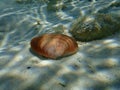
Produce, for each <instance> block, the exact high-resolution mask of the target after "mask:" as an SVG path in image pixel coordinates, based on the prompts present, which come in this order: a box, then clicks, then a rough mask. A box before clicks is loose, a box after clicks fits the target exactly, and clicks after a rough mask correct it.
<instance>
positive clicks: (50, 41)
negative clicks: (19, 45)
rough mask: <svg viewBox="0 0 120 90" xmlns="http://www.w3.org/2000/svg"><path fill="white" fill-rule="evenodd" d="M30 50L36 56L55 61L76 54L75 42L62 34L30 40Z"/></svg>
mask: <svg viewBox="0 0 120 90" xmlns="http://www.w3.org/2000/svg"><path fill="white" fill-rule="evenodd" d="M30 44H31V49H32V50H33V51H34V52H35V53H37V54H38V55H41V56H44V57H47V58H52V59H57V58H59V57H63V56H67V55H71V54H74V53H76V52H77V50H78V45H77V42H76V41H75V40H74V39H73V38H72V37H69V36H66V35H63V34H44V35H41V36H38V37H35V38H33V39H32V40H31V43H30Z"/></svg>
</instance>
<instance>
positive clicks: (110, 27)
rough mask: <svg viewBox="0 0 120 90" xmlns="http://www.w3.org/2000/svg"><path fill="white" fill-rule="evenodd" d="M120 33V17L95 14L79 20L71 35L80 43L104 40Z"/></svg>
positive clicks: (75, 23) (74, 24)
mask: <svg viewBox="0 0 120 90" xmlns="http://www.w3.org/2000/svg"><path fill="white" fill-rule="evenodd" d="M118 31H120V17H119V16H117V15H111V14H100V13H99V14H94V15H91V16H85V17H83V18H78V19H77V20H76V21H75V22H74V23H73V26H72V28H71V30H70V33H71V34H72V35H73V37H74V38H75V39H76V40H78V41H92V40H97V39H102V38H104V37H107V36H110V35H112V34H114V33H116V32H118Z"/></svg>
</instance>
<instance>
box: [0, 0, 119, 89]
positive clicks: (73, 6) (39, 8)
mask: <svg viewBox="0 0 120 90" xmlns="http://www.w3.org/2000/svg"><path fill="white" fill-rule="evenodd" d="M98 12H99V13H114V14H116V15H120V1H119V0H0V90H120V86H119V85H120V34H119V33H118V34H115V35H113V36H110V37H107V38H104V39H101V40H95V41H91V42H86V43H85V42H80V41H78V44H79V51H78V52H77V53H76V54H74V55H72V56H69V57H64V58H61V59H60V60H57V61H55V60H51V59H46V58H43V57H37V56H35V55H34V54H32V53H31V52H30V44H29V43H30V40H31V39H32V38H33V37H34V36H37V35H41V34H43V33H54V32H55V33H64V34H66V35H70V34H69V30H70V28H71V24H72V23H73V22H74V20H76V19H77V18H78V17H82V16H85V15H87V16H89V15H91V14H93V13H98Z"/></svg>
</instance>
